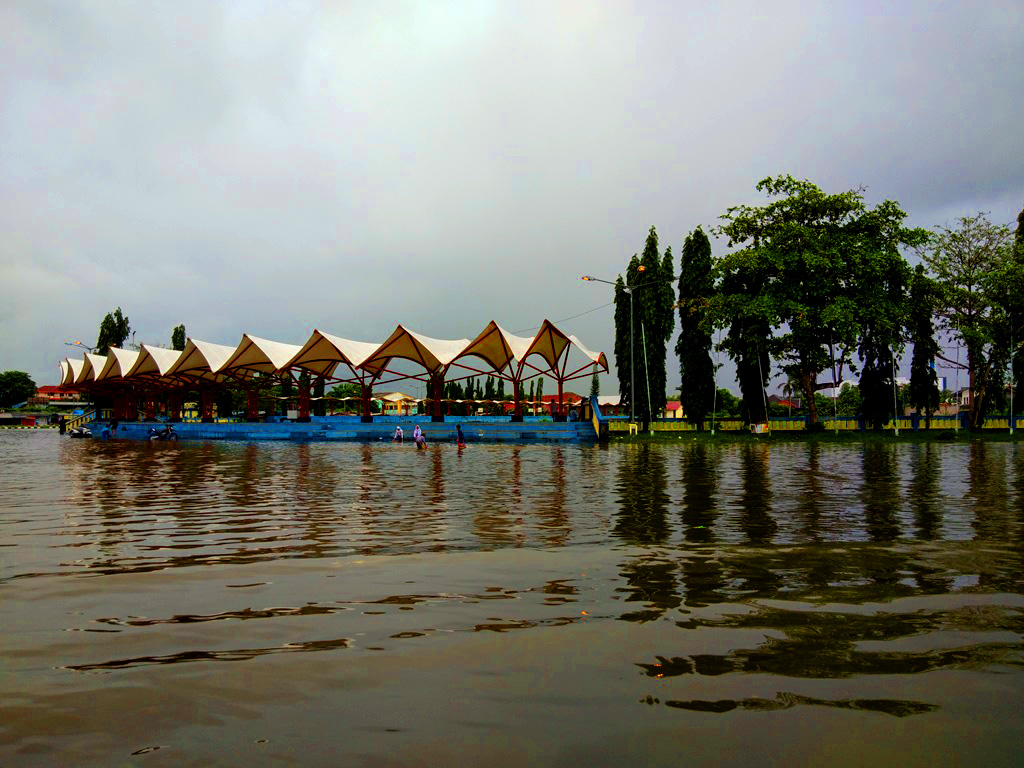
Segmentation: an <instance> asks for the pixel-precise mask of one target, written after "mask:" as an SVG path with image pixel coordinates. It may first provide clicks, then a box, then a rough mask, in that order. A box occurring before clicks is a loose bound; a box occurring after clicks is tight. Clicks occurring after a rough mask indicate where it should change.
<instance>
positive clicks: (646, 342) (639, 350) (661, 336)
mask: <svg viewBox="0 0 1024 768" xmlns="http://www.w3.org/2000/svg"><path fill="white" fill-rule="evenodd" d="M674 281H675V267H674V265H673V264H672V251H671V249H669V250H667V251H666V252H665V255H664V256H662V255H661V254H660V251H659V250H658V232H657V230H656V229H655V228H654V227H651V228H650V230H649V231H648V233H647V241H646V243H645V244H644V250H643V253H642V254H641V256H640V257H639V258H637V257H636V256H635V255H634V256H633V258H632V259H630V262H629V265H628V266H627V268H626V278H625V281H624V282H623V281H622V278H621V276H620V277H619V279H618V280H616V283H615V363H616V367H617V368H618V374H619V392H620V394H624V397H623V399H622V402H623V403H632V405H633V410H634V412H635V414H636V415H637V416H639V418H640V420H641V421H642V422H643V425H644V429H646V428H647V425H648V424H650V422H651V420H652V419H653V418H654V415H655V414H656V413H657V412H658V411H660V410H662V409H663V408H664V407H665V403H664V400H663V398H664V396H665V389H666V382H667V378H668V376H667V373H666V350H667V348H668V340H669V338H671V336H672V331H673V330H674V329H675V322H676V319H675V313H674V312H673V307H674V306H675V289H674V288H673V287H672V283H673V282H674ZM630 291H632V292H633V306H632V310H633V317H632V324H633V328H632V330H633V333H632V336H633V343H632V348H631V349H630V296H629V293H630ZM622 351H627V354H626V355H621V356H620V352H622ZM634 356H635V359H634ZM630 365H633V366H635V367H634V368H633V376H632V378H633V388H635V390H636V391H635V392H634V391H630V390H631V387H630V378H631V377H630V367H629V366H630ZM625 393H628V394H625Z"/></svg>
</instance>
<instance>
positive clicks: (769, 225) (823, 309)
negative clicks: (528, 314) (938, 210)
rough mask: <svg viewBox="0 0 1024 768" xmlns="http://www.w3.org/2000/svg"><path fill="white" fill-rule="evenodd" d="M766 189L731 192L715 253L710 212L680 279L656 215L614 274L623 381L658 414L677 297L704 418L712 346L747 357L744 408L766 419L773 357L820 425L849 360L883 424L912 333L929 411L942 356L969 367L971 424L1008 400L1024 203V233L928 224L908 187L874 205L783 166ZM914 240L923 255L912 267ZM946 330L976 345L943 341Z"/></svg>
mask: <svg viewBox="0 0 1024 768" xmlns="http://www.w3.org/2000/svg"><path fill="white" fill-rule="evenodd" d="M756 189H757V190H758V191H759V192H762V193H764V194H765V195H766V197H767V198H768V200H767V202H766V203H764V204H763V205H760V206H752V205H740V206H735V207H731V208H729V209H727V210H726V212H725V213H724V214H723V215H722V216H721V217H720V221H721V223H720V224H719V225H718V226H716V227H714V228H712V229H711V230H710V231H711V233H712V234H713V235H716V236H718V237H720V238H722V239H724V240H725V241H726V243H727V246H728V248H729V249H730V250H729V251H728V252H727V253H725V254H723V255H721V256H719V257H717V258H714V257H713V256H712V249H711V241H710V239H709V238H708V235H707V234H706V233H705V232H704V230H703V228H701V227H698V228H697V229H695V230H694V231H693V232H691V233H690V234H689V235H688V236H687V238H686V241H685V242H684V244H683V248H682V252H681V255H680V264H679V277H678V282H677V283H676V278H675V276H674V274H673V270H674V265H673V263H672V251H671V248H667V249H666V250H665V252H664V254H663V255H659V251H658V248H659V246H658V236H657V232H656V231H655V228H654V227H651V229H650V231H649V233H648V236H647V241H646V243H645V246H644V251H643V254H642V255H641V256H639V257H638V256H636V255H634V256H633V258H632V259H631V260H630V262H629V264H628V265H627V268H626V271H625V277H622V276H620V277H619V278H618V280H617V281H616V291H615V357H616V364H617V369H618V378H619V392H620V395H621V399H622V403H623V404H624V405H632V407H633V408H635V410H636V412H637V414H638V418H639V419H640V420H642V421H643V422H645V424H646V423H647V422H649V421H650V420H651V418H652V417H653V415H655V414H656V413H657V411H659V410H660V409H661V407H662V405H663V402H664V401H663V400H661V398H662V397H664V392H665V391H666V390H665V361H666V359H667V355H666V353H667V344H668V340H669V338H670V337H671V335H672V332H673V330H674V320H675V315H674V310H678V313H679V324H680V335H679V339H678V342H677V344H676V347H675V352H676V355H677V356H678V359H679V368H680V374H681V380H682V384H681V390H680V394H681V398H682V405H683V410H684V413H685V414H686V415H687V418H688V419H689V420H690V421H692V422H694V423H696V424H697V427H698V429H702V428H703V426H704V424H703V423H704V421H705V420H706V419H707V417H708V414H709V413H710V412H711V411H712V409H713V408H714V407H715V405H714V403H715V400H716V397H717V393H716V389H715V369H716V362H715V360H714V359H713V355H712V353H713V352H714V353H716V354H717V353H723V352H724V353H725V354H726V355H727V356H728V357H729V358H730V359H731V360H732V361H733V363H734V364H735V366H736V379H737V383H738V385H739V389H740V392H741V395H742V400H741V403H742V413H741V415H742V416H743V418H745V419H746V420H747V421H749V422H750V423H759V422H764V421H766V420H767V416H768V413H769V409H768V401H767V397H766V387H767V384H768V381H769V380H770V378H771V376H772V372H773V369H772V366H773V365H775V366H776V367H777V370H778V371H780V372H781V373H783V374H784V375H785V376H786V377H787V378H788V379H789V381H790V382H792V383H793V389H795V390H796V391H797V392H799V393H800V394H801V395H802V399H803V402H805V403H806V404H807V410H808V428H809V429H815V428H820V415H819V404H820V400H819V399H818V398H816V397H815V395H816V394H817V393H818V391H819V390H821V389H825V388H831V387H833V386H835V385H836V383H838V382H841V381H842V380H843V379H844V376H845V375H846V374H848V373H849V374H857V375H858V377H859V378H858V396H859V412H860V414H861V416H862V418H864V419H865V421H866V422H867V423H868V424H869V425H870V426H871V427H872V428H873V429H881V427H882V425H883V424H884V423H885V422H886V421H888V420H889V419H890V418H892V416H893V414H894V412H895V410H896V408H897V407H899V406H898V404H897V403H896V402H895V401H894V379H895V377H896V372H897V369H898V367H899V364H900V360H901V359H902V358H903V356H904V354H905V353H906V351H907V347H908V345H911V346H912V347H913V352H912V359H911V376H910V385H909V387H908V388H907V392H906V393H904V394H905V397H906V400H907V402H908V403H909V405H911V406H912V407H914V408H916V409H918V410H919V411H920V412H921V413H922V414H925V415H926V416H927V417H928V418H930V417H931V415H932V414H933V413H934V412H935V411H936V410H937V409H938V407H939V400H940V392H939V387H938V380H937V376H936V373H935V365H936V361H942V363H943V364H944V365H945V366H947V367H959V369H961V370H964V371H965V372H966V374H967V381H968V389H969V393H970V394H969V398H968V411H969V415H970V425H971V427H972V428H979V427H980V426H981V425H982V423H983V422H984V419H985V416H986V414H987V413H989V412H990V410H991V409H992V408H993V407H994V406H999V405H1001V403H1002V400H1003V398H1002V393H1003V391H1004V388H1005V387H1006V386H1007V384H1008V383H1009V382H1010V380H1011V379H1012V380H1014V381H1015V384H1016V385H1019V384H1020V383H1021V381H1022V380H1024V360H1022V358H1021V355H1020V354H1019V353H1020V352H1021V347H1022V342H1024V211H1021V215H1020V216H1019V217H1018V220H1017V229H1016V234H1014V232H1013V231H1012V230H1011V229H1010V228H1009V227H1007V226H1003V225H1000V224H995V223H993V222H991V221H990V220H989V218H988V217H987V215H985V214H983V213H978V214H976V215H973V216H965V217H962V218H961V219H959V220H958V221H957V222H956V223H955V224H954V225H952V226H940V227H937V228H936V229H935V230H934V231H929V230H926V229H921V228H914V227H908V226H906V225H905V220H906V218H907V214H906V213H905V212H904V211H903V210H901V209H900V207H899V205H898V204H897V203H896V202H893V201H891V200H885V201H883V202H881V203H879V204H878V205H875V206H873V207H871V206H869V205H867V203H866V202H865V200H864V189H863V188H859V189H853V190H848V191H845V192H841V193H838V194H829V193H826V192H824V191H823V190H821V189H820V188H819V187H818V186H816V185H815V184H813V183H812V182H810V181H806V180H804V181H801V180H797V179H794V178H793V177H792V176H778V177H775V178H767V179H763V180H762V181H760V182H759V183H758V184H757V185H756ZM908 253H912V254H916V255H917V256H918V257H919V258H920V260H921V263H920V264H918V265H917V266H916V267H911V265H910V263H909V262H908V261H907V258H906V256H905V254H908ZM673 283H676V291H677V293H675V295H674V291H673ZM631 300H632V313H631ZM631 325H632V328H631ZM631 333H632V340H631ZM940 335H941V336H944V337H945V338H946V339H948V340H949V341H950V342H951V343H953V344H955V345H956V346H957V348H958V349H962V350H963V351H964V355H963V358H962V359H952V358H951V357H950V356H949V355H948V354H946V353H945V352H944V351H943V349H942V347H941V345H940V344H939V342H938V338H939V337H940ZM636 337H639V338H636ZM634 357H635V358H636V359H635V360H634ZM631 369H633V370H635V371H636V374H635V375H631ZM641 372H642V373H641ZM648 381H649V390H648V389H647V386H648V384H647V382H648ZM655 393H656V396H655ZM818 397H819V398H820V395H819V396H818ZM897 399H903V398H902V396H901V397H899V398H897ZM1015 405H1016V404H1015Z"/></svg>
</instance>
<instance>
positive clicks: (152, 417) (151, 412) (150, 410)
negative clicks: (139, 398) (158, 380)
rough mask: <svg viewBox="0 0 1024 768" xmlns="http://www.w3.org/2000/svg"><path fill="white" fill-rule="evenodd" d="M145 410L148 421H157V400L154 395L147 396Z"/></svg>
mask: <svg viewBox="0 0 1024 768" xmlns="http://www.w3.org/2000/svg"><path fill="white" fill-rule="evenodd" d="M145 409H146V421H156V398H155V397H153V396H152V395H147V396H146V401H145Z"/></svg>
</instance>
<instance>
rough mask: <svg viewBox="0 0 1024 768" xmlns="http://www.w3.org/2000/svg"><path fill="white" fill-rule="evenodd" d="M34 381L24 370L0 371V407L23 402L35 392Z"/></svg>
mask: <svg viewBox="0 0 1024 768" xmlns="http://www.w3.org/2000/svg"><path fill="white" fill-rule="evenodd" d="M36 389H37V387H36V383H35V382H34V381H32V377H31V376H29V375H28V374H27V373H25V372H24V371H4V372H3V373H0V407H2V408H9V407H11V406H12V405H17V404H18V403H23V402H25V401H26V400H28V399H29V398H30V397H32V396H33V395H34V394H35V393H36Z"/></svg>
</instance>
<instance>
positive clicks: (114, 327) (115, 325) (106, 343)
mask: <svg viewBox="0 0 1024 768" xmlns="http://www.w3.org/2000/svg"><path fill="white" fill-rule="evenodd" d="M131 332H132V327H131V326H130V325H129V324H128V318H127V317H125V316H124V315H122V314H121V308H120V307H118V308H117V309H115V310H114V311H113V312H108V313H107V314H106V316H105V317H104V318H103V321H102V322H101V323H100V332H99V336H98V337H97V339H96V354H97V355H106V354H107V350H108V349H109V348H110V347H118V348H120V347H123V346H124V343H125V341H126V340H127V339H128V336H129V335H130V334H131Z"/></svg>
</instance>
